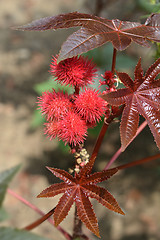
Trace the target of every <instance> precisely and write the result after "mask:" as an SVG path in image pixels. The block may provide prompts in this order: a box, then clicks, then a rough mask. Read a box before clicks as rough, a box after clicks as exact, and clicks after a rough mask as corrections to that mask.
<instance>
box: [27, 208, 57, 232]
mask: <svg viewBox="0 0 160 240" xmlns="http://www.w3.org/2000/svg"><path fill="white" fill-rule="evenodd" d="M54 210H55V207H54V208H53V209H52V210H50V211H49V212H48V213H47V214H45V215H44V216H43V217H41V218H39V219H38V220H36V221H35V222H33V223H31V224H29V225H28V226H26V227H24V228H23V229H24V230H28V231H30V230H32V229H34V228H36V227H38V226H39V225H40V224H41V223H43V222H44V221H45V220H47V219H48V218H49V217H51V216H52V215H53V213H54Z"/></svg>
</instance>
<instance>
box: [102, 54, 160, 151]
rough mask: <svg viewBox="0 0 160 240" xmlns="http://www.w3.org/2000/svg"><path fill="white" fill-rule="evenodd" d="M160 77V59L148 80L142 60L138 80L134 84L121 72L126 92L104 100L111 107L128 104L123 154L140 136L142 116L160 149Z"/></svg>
mask: <svg viewBox="0 0 160 240" xmlns="http://www.w3.org/2000/svg"><path fill="white" fill-rule="evenodd" d="M159 73H160V58H159V59H157V61H156V62H155V63H154V64H152V65H151V67H150V68H149V69H148V70H147V72H146V74H145V76H143V70H142V67H141V60H139V62H138V64H137V66H136V68H135V80H134V81H133V80H132V79H131V78H130V77H129V76H128V74H126V73H119V72H118V73H117V75H118V77H119V79H120V80H121V81H122V83H123V84H124V85H125V86H126V88H122V89H118V90H117V91H115V92H111V93H108V94H106V95H105V96H103V98H104V99H105V100H106V101H107V102H108V103H109V104H111V105H116V106H119V105H122V104H125V108H124V110H123V114H122V119H121V126H120V134H121V143H122V151H124V150H125V148H126V147H127V146H128V145H129V143H130V142H131V141H132V139H133V138H134V136H135V134H136V132H137V128H138V123H139V114H140V115H142V116H143V117H144V118H145V119H146V120H147V123H148V125H149V127H150V130H151V132H152V134H153V136H154V139H155V141H156V144H157V146H158V148H159V149H160V79H158V80H155V78H156V76H157V75H158V74H159Z"/></svg>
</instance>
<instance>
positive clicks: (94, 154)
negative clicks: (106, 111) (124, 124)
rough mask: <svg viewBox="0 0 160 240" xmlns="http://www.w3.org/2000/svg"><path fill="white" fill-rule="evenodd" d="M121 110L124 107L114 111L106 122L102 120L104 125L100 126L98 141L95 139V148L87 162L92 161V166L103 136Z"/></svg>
mask: <svg viewBox="0 0 160 240" xmlns="http://www.w3.org/2000/svg"><path fill="white" fill-rule="evenodd" d="M123 108H124V106H122V107H121V108H120V109H119V110H118V111H116V113H114V114H113V113H112V114H111V115H110V116H109V118H107V119H106V120H104V124H103V126H102V128H101V131H100V133H99V136H98V139H97V141H96V144H95V146H94V149H93V152H92V155H91V157H90V160H89V161H92V164H94V161H95V159H96V157H97V155H98V152H99V149H100V147H101V144H102V141H103V139H104V136H105V134H106V131H107V129H108V127H109V125H110V124H111V122H112V121H113V120H114V118H116V117H118V116H119V115H120V114H121V113H122V111H123Z"/></svg>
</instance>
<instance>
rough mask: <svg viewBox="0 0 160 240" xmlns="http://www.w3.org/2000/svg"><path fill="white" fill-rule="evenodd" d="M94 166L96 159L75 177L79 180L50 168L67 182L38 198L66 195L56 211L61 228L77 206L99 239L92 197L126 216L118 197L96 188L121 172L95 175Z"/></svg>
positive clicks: (57, 185)
mask: <svg viewBox="0 0 160 240" xmlns="http://www.w3.org/2000/svg"><path fill="white" fill-rule="evenodd" d="M93 164H94V158H92V160H91V161H89V163H88V164H86V165H85V166H84V167H82V168H81V170H80V172H79V173H78V174H77V173H76V174H75V177H73V176H72V175H70V174H69V173H67V172H66V171H64V170H60V169H56V168H49V167H48V169H49V170H50V171H51V172H52V173H53V174H54V175H56V176H57V177H59V178H60V179H62V180H63V181H64V182H63V183H55V184H53V185H51V186H50V187H48V188H46V189H45V190H43V191H42V192H41V193H40V194H39V195H38V197H54V196H55V195H57V194H59V193H64V194H63V196H62V197H61V198H60V201H59V203H58V205H57V206H56V208H55V212H54V220H55V225H56V226H57V225H58V224H60V223H61V222H62V221H63V219H64V218H65V217H66V216H67V214H68V212H69V210H70V208H71V206H72V204H73V202H75V203H76V206H77V213H78V216H79V218H80V219H81V221H82V222H83V223H84V224H85V225H86V227H87V228H89V229H90V230H91V231H92V232H93V233H94V234H96V235H97V236H98V237H99V229H98V222H97V218H96V216H95V213H94V211H93V208H92V204H91V202H90V200H89V197H91V198H95V199H96V200H98V201H99V202H100V203H101V204H103V205H104V206H105V207H107V208H109V209H110V210H112V211H115V212H118V213H121V214H124V213H123V211H122V210H121V208H120V207H119V205H118V203H117V202H116V200H115V199H114V197H113V196H112V195H111V194H110V193H108V191H105V189H103V190H100V189H101V188H99V187H98V186H96V184H97V183H99V182H102V181H105V180H107V179H109V178H110V177H111V176H113V175H114V174H115V173H116V172H117V171H118V168H115V169H109V170H105V171H102V172H97V173H93V174H91V171H92V168H93Z"/></svg>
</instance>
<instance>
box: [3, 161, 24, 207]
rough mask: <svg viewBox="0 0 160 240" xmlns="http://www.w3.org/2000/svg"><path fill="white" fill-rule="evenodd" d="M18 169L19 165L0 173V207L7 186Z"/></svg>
mask: <svg viewBox="0 0 160 240" xmlns="http://www.w3.org/2000/svg"><path fill="white" fill-rule="evenodd" d="M19 168H20V165H17V166H15V167H13V168H10V169H8V170H5V171H3V172H0V207H1V206H2V202H3V200H4V197H5V193H6V190H7V187H8V184H9V182H10V181H11V180H12V178H13V177H14V175H15V174H16V173H17V171H18V170H19Z"/></svg>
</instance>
